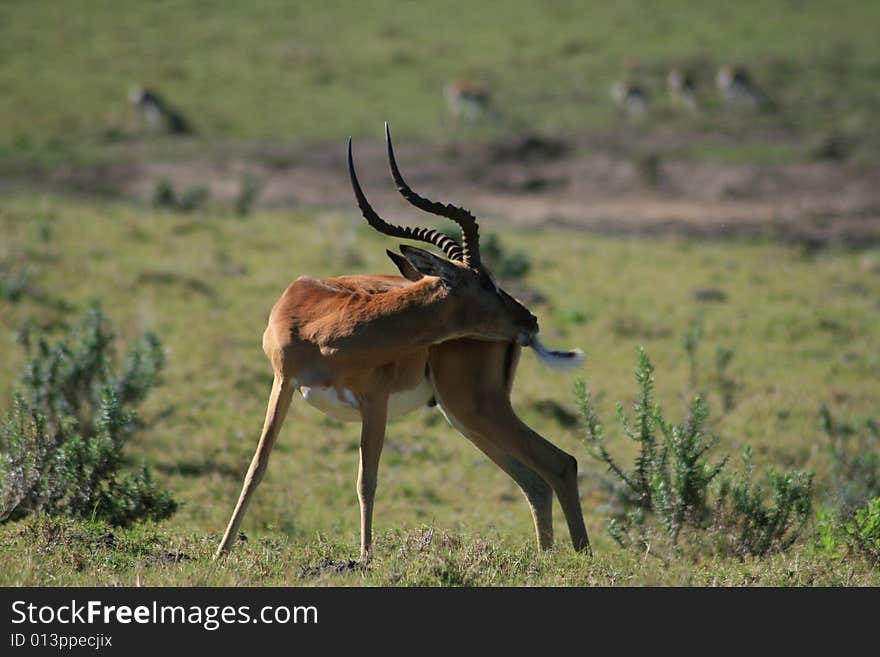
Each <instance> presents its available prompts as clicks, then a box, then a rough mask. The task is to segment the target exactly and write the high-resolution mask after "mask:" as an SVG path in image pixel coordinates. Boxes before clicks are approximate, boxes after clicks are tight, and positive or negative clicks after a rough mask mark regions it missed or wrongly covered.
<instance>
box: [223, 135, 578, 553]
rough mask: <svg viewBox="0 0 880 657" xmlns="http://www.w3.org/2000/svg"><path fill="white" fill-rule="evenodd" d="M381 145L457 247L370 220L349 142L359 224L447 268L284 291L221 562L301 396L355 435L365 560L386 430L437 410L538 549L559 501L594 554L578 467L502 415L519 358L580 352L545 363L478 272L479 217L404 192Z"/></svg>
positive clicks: (529, 332)
mask: <svg viewBox="0 0 880 657" xmlns="http://www.w3.org/2000/svg"><path fill="white" fill-rule="evenodd" d="M385 137H386V141H387V148H388V160H389V163H390V165H391V174H392V176H393V178H394V181H395V184H396V185H397V189H398V191H400V193H401V194H402V195H403V197H404V198H405V199H406V200H407V201H409V202H410V203H411V204H412V205H414V206H415V207H417V208H419V209H420V210H423V211H425V212H429V213H431V214H435V215H439V216H441V217H445V218H447V219H450V220H452V221H453V222H455V223H456V224H458V226H459V228H460V230H461V242H460V243H459V242H457V241H456V240H454V239H452V238H451V237H448V236H447V235H445V234H444V233H441V232H439V231H437V230H432V229H428V228H409V227H404V226H397V225H394V224H390V223H388V222H386V221H385V220H384V219H382V218H381V217H380V216H379V215H378V214H376V212H375V211H374V210H373V208H372V207H371V206H370V204H369V203H368V202H367V199H366V197H365V196H364V193H363V191H362V189H361V186H360V183H359V182H358V179H357V176H356V174H355V170H354V161H353V158H352V152H351V139H349V142H348V171H349V176H350V178H351V185H352V188H353V190H354V195H355V199H356V200H357V204H358V207H359V208H360V211H361V213H362V214H363V216H364V218H365V219H366V220H367V223H369V224H370V226H372V227H373V228H375V229H376V230H378V231H379V232H380V233H384V234H385V235H389V236H391V237H396V238H401V239H407V240H418V241H421V242H426V243H428V244H432V245H433V246H435V247H437V248H438V249H440V250H441V251H442V252H443V253H444V254H445V255H446V258H442V257H439V256H436V255H434V254H432V253H429V252H428V251H424V250H422V249H418V248H415V247H413V246H406V245H404V246H401V247H400V251H401V253H402V254H403V255H398V254H396V253H392V252H391V251H388V252H387V253H388V256H389V257H390V258H391V260H392V261H393V262H394V264H395V265H396V266H397V268H398V269H399V270H400V273H401V274H402V277H401V276H385V275H378V274H377V275H354V276H339V277H336V278H324V279H314V278H310V277H308V276H302V277H300V278H298V279H296V280H295V281H294V282H293V283H291V284H290V285H289V286H288V287H287V289H286V290H285V291H284V293H283V294H282V295H281V298H280V299H279V300H278V301H277V302H276V303H275V305H274V306H273V308H272V312H271V313H270V315H269V325H268V327H267V328H266V331H265V332H264V333H263V350H264V351H265V352H266V355H267V356H268V357H269V361H270V362H271V363H272V369H273V370H274V373H275V381H274V383H273V385H272V393H271V395H270V397H269V406H268V409H267V411H266V420H265V424H264V425H263V432H262V435H261V436H260V442H259V444H258V446H257V451H256V453H255V454H254V457H253V460H252V461H251V465H250V468H249V469H248V472H247V475H246V477H245V480H244V486H243V488H242V491H241V495H240V497H239V499H238V503H237V504H236V506H235V510H234V512H233V514H232V518H231V520H230V521H229V526H228V527H227V528H226V532H225V533H224V535H223V539H222V541H221V543H220V546H219V547H218V549H217V555H216V556H220V555H222V554H223V553H225V552H227V551H228V550H229V549H230V548H231V547H232V545H233V543H234V542H235V540H236V537H237V535H238V528H239V527H240V525H241V521H242V518H243V517H244V514H245V512H246V510H247V507H248V503H249V502H250V500H251V497H252V495H253V493H254V490H255V488H256V486H257V484H258V483H259V481H260V480H261V479H262V477H263V474H264V473H265V471H266V466H267V464H268V460H269V452H270V451H271V450H272V446H273V445H274V444H275V440H276V439H277V438H278V434H279V432H280V430H281V424H282V422H283V421H284V417H285V415H286V413H287V409H288V407H289V405H290V402H291V399H292V397H293V393H294V391H295V390H299V391H300V393H301V394H302V396H303V397H304V398H305V400H306V401H307V402H308V403H309V404H311V405H312V406H314V407H315V408H317V409H319V410H321V411H322V412H324V413H326V414H327V415H329V416H331V417H334V418H338V419H340V420H345V421H355V422H357V421H359V422H360V423H361V443H360V466H359V471H358V480H357V493H358V499H359V501H360V509H361V557H362V558H364V559H368V558H369V557H370V553H371V546H372V517H373V500H374V496H375V492H376V482H377V473H378V469H379V456H380V454H381V453H382V444H383V441H384V439H385V424H386V422H387V420H388V419H390V418H393V417H397V416H399V415H402V414H404V413H406V412H409V411H412V410H414V409H416V408H419V407H424V406H425V405H427V404H430V403H431V402H435V403H436V404H437V405H438V406H439V407H440V409H441V410H442V411H443V413H444V415H445V416H446V418H447V420H449V423H450V424H451V425H452V426H453V427H454V428H456V429H457V430H458V431H460V432H461V433H462V434H464V436H465V437H467V438H468V439H470V440H471V441H472V442H473V443H474V444H475V445H476V446H477V447H478V448H479V449H480V450H482V451H483V453H485V454H486V456H488V457H489V458H490V459H491V460H492V461H493V462H494V463H495V464H496V465H498V467H500V468H501V469H502V470H503V471H504V472H506V473H507V474H508V475H510V477H511V478H513V480H514V481H515V482H516V483H517V485H518V486H519V487H520V488H521V489H522V491H523V494H524V495H525V497H526V499H527V500H528V503H529V507H530V509H531V512H532V516H533V519H534V522H535V532H536V535H537V540H538V546H539V547H540V548H541V549H547V548H549V547H550V546H551V545H552V543H553V514H552V504H553V494H554V493H555V494H556V496H557V497H558V498H559V502H560V504H561V505H562V510H563V512H564V514H565V519H566V521H567V523H568V530H569V533H570V535H571V540H572V543H573V544H574V547H575V549H577V550H589V547H590V544H589V541H588V539H587V531H586V528H585V527H584V520H583V515H582V512H581V502H580V497H579V494H578V480H577V461H575V459H574V457H572V456H570V455H568V454H566V453H565V452H563V451H562V450H561V449H559V448H558V447H556V446H555V445H553V444H552V443H550V442H548V441H547V440H545V439H544V438H542V437H541V436H539V435H538V434H537V433H535V432H534V431H533V430H532V429H530V428H529V427H528V426H526V424H525V423H524V422H523V421H522V420H520V419H519V417H517V415H516V413H515V412H514V410H513V408H512V406H511V404H510V390H511V387H512V386H513V377H514V374H515V373H516V366H517V363H518V362H519V357H520V350H521V348H522V347H531V348H532V349H534V350H535V352H536V353H537V354H538V356H539V357H540V358H541V359H542V360H544V361H546V362H548V363H550V364H555V365H556V366H572V365H575V364H577V363H578V362H580V358H581V355H580V352H577V351H569V352H556V351H550V350H548V349H546V348H545V347H544V345H542V344H541V342H540V340H539V339H538V320H537V318H536V317H535V316H534V315H533V314H532V313H531V312H529V310H528V309H527V308H526V307H525V306H523V305H522V304H521V303H520V302H519V301H517V300H516V299H514V298H513V297H511V296H510V295H508V294H507V293H506V292H505V291H504V290H502V289H501V288H500V287H498V284H497V283H496V281H495V278H494V276H492V274H491V272H489V270H488V269H487V268H486V266H485V265H484V264H483V262H482V260H481V258H480V239H479V234H478V228H477V221H476V219H475V218H474V216H473V215H472V214H471V213H470V212H468V211H467V210H465V209H464V208H460V207H456V206H454V205H445V204H442V203H435V202H434V201H429V200H428V199H426V198H423V197H421V196H419V195H418V194H416V193H415V192H414V191H413V190H412V189H410V187H409V186H408V185H407V184H406V182H405V181H404V179H403V177H402V176H401V174H400V171H399V170H398V168H397V162H396V161H395V159H394V151H393V149H392V146H391V135H390V133H389V132H388V126H387V124H386V126H385ZM296 483H297V484H299V485H304V484H301V482H296Z"/></svg>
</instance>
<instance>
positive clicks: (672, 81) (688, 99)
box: [666, 68, 697, 111]
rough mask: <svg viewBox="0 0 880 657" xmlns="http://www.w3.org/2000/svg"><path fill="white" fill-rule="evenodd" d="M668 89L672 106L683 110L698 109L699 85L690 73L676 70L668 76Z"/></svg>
mask: <svg viewBox="0 0 880 657" xmlns="http://www.w3.org/2000/svg"><path fill="white" fill-rule="evenodd" d="M666 89H667V91H668V92H669V98H670V100H671V101H672V104H673V105H674V106H676V107H680V108H682V109H686V110H690V111H695V110H696V109H697V85H696V81H695V80H694V76H693V75H692V74H691V73H690V72H689V71H683V70H682V69H680V68H674V69H672V70H671V71H669V75H667V76H666Z"/></svg>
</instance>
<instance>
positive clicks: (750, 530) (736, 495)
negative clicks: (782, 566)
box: [716, 447, 813, 556]
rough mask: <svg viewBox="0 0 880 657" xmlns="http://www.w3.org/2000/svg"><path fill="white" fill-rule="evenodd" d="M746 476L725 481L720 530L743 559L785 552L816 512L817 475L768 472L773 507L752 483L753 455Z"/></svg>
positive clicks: (747, 452) (745, 459) (747, 454)
mask: <svg viewBox="0 0 880 657" xmlns="http://www.w3.org/2000/svg"><path fill="white" fill-rule="evenodd" d="M743 462H744V468H743V470H744V472H743V474H741V475H739V476H738V477H736V478H735V479H734V480H733V481H732V482H730V481H725V482H723V484H722V486H721V490H720V491H719V494H718V502H717V506H716V509H717V511H716V523H717V524H716V528H717V529H718V530H720V534H721V535H722V538H723V540H725V541H726V542H727V543H728V544H729V549H730V551H732V552H734V553H737V554H739V555H741V556H745V555H752V556H762V555H765V554H767V553H769V552H784V551H785V550H787V549H788V548H789V547H791V546H792V545H793V544H794V542H795V541H796V540H797V539H798V538H799V537H800V535H801V534H802V533H803V530H804V528H805V527H806V525H807V521H808V520H809V518H810V513H811V509H812V494H813V475H812V474H809V473H804V472H798V471H794V472H789V473H784V474H783V473H780V472H777V471H776V470H775V469H774V468H769V469H768V471H767V479H768V483H769V488H770V499H771V500H772V503H771V504H770V505H768V504H766V498H767V494H766V493H765V491H764V488H763V487H762V486H760V485H755V484H753V483H752V480H751V479H752V473H753V467H752V451H751V448H749V447H747V448H746V450H745V454H744V456H743Z"/></svg>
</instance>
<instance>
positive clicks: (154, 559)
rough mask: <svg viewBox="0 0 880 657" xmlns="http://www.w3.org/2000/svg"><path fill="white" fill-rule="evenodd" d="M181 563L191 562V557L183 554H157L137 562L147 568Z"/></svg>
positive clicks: (149, 555)
mask: <svg viewBox="0 0 880 657" xmlns="http://www.w3.org/2000/svg"><path fill="white" fill-rule="evenodd" d="M181 561H192V557H191V556H189V555H188V554H184V553H183V552H176V551H175V552H157V553H155V554H148V555H146V556H145V557H144V558H143V559H140V560H139V562H140V563H141V564H142V565H143V566H145V567H147V568H151V567H153V566H161V565H164V564H174V563H180V562H181Z"/></svg>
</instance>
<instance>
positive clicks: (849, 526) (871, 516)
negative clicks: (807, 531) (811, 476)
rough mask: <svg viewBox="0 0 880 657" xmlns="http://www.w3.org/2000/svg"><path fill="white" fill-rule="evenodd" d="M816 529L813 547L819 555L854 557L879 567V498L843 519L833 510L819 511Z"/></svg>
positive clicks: (849, 513)
mask: <svg viewBox="0 0 880 657" xmlns="http://www.w3.org/2000/svg"><path fill="white" fill-rule="evenodd" d="M816 527H817V530H816V535H817V539H818V540H817V546H816V547H817V548H818V551H819V552H820V553H821V554H825V555H827V556H831V557H842V556H845V555H846V554H857V555H859V556H862V557H864V558H865V559H867V560H868V561H870V562H872V563H873V564H874V565H877V566H880V497H875V498H874V499H872V500H868V502H866V503H865V505H864V506H863V507H862V508H860V509H857V510H855V511H850V512H848V513H847V514H846V515H845V517H844V518H843V519H841V517H840V516H839V515H838V513H837V512H835V511H834V510H831V509H825V510H823V511H820V512H819V513H818V514H816Z"/></svg>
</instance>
